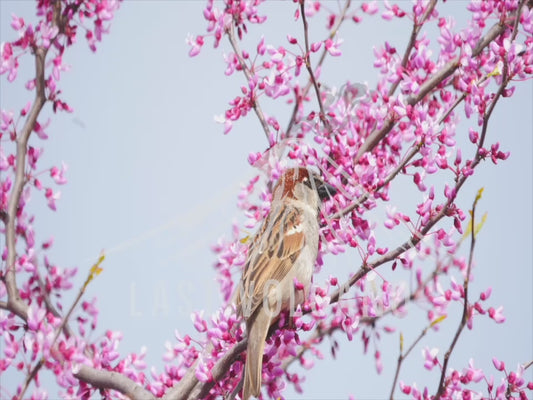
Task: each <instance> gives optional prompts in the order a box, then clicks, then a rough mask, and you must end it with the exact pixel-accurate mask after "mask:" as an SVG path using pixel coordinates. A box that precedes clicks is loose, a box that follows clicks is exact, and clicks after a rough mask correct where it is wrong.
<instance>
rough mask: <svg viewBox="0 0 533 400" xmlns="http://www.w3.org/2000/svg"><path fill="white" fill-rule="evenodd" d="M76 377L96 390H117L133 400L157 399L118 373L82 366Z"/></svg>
mask: <svg viewBox="0 0 533 400" xmlns="http://www.w3.org/2000/svg"><path fill="white" fill-rule="evenodd" d="M74 376H75V377H76V378H78V379H80V380H82V381H84V382H87V383H88V384H90V385H92V386H94V387H96V388H100V389H111V390H116V391H117V392H120V393H122V394H124V395H126V396H128V397H129V398H130V399H132V400H134V399H138V400H151V399H155V396H154V395H153V394H152V393H151V392H150V391H148V390H146V389H144V388H143V387H142V386H140V385H138V384H137V383H135V382H134V381H132V380H131V379H129V378H128V377H126V376H125V375H123V374H121V373H118V372H114V371H107V370H101V369H96V368H93V367H90V366H88V365H81V366H80V367H79V370H78V371H77V372H75V373H74Z"/></svg>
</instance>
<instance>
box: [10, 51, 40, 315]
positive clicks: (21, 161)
mask: <svg viewBox="0 0 533 400" xmlns="http://www.w3.org/2000/svg"><path fill="white" fill-rule="evenodd" d="M47 51H48V50H47V49H45V48H43V47H37V48H36V49H35V50H34V53H35V100H34V102H33V105H32V107H31V110H30V112H29V114H28V117H27V119H26V122H25V123H24V126H23V128H22V131H21V132H20V133H19V134H18V135H17V139H16V141H17V154H16V165H15V183H14V185H13V189H12V190H11V194H10V196H9V202H8V208H7V215H6V216H5V219H6V220H7V223H6V247H7V269H6V273H5V284H6V289H7V295H8V301H7V307H8V308H9V310H11V311H12V312H13V313H14V314H16V315H17V316H18V317H20V318H22V319H23V320H26V319H27V314H28V306H27V304H26V303H25V302H24V301H22V299H21V298H20V293H19V290H18V287H17V278H16V262H17V249H16V246H17V243H16V230H15V222H16V219H17V212H18V208H19V202H20V196H21V195H22V190H23V189H24V185H25V183H26V175H25V167H26V152H27V149H28V140H29V138H30V135H31V133H32V131H33V129H34V128H35V123H36V122H37V117H38V116H39V114H40V112H41V110H42V108H43V106H44V104H45V103H46V96H45V85H46V82H45V77H44V69H45V60H46V53H47Z"/></svg>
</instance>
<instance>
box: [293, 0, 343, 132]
mask: <svg viewBox="0 0 533 400" xmlns="http://www.w3.org/2000/svg"><path fill="white" fill-rule="evenodd" d="M351 3H352V2H351V0H347V1H346V2H345V3H344V7H343V9H342V11H341V13H340V14H339V18H338V19H337V20H336V22H335V25H334V26H333V27H332V28H331V31H330V33H329V35H328V38H329V39H333V38H334V37H335V35H336V34H337V32H338V31H339V29H340V27H341V25H342V23H343V22H344V21H345V19H346V13H347V12H348V10H349V8H350V5H351ZM302 14H303V13H302ZM327 54H328V50H327V49H326V48H324V50H322V54H321V56H320V58H319V59H318V62H317V64H316V66H315V70H316V69H318V68H320V67H321V66H322V64H324V60H325V59H326V55H327ZM312 86H313V81H312V79H311V76H310V77H309V80H308V81H307V84H306V85H305V87H304V88H303V90H302V91H301V92H300V93H299V94H298V95H297V96H296V99H295V101H294V108H293V110H292V115H291V119H290V120H289V124H288V125H287V130H286V136H287V137H289V136H290V132H291V130H292V128H293V127H294V124H296V119H297V116H298V109H299V108H300V105H301V102H302V101H303V99H305V98H306V97H307V94H308V93H309V90H311V87H312Z"/></svg>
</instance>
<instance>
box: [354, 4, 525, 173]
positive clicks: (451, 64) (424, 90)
mask: <svg viewBox="0 0 533 400" xmlns="http://www.w3.org/2000/svg"><path fill="white" fill-rule="evenodd" d="M517 15H518V14H517V12H514V13H513V14H511V16H509V17H508V18H506V19H505V21H500V22H498V23H496V24H494V25H493V26H492V27H491V29H490V30H489V31H488V32H487V34H486V35H485V36H483V37H482V38H481V39H480V40H479V41H478V43H477V45H476V47H475V48H474V50H473V51H472V57H477V56H478V55H479V54H481V52H482V51H483V49H485V47H487V46H488V45H489V44H490V43H491V42H492V41H493V40H494V39H496V37H498V36H499V35H500V34H501V33H502V32H503V31H504V30H505V28H506V26H507V25H508V24H509V23H510V22H514V23H515V25H516V21H517V20H518V18H517ZM515 32H516V28H515ZM459 61H460V56H456V57H455V58H454V59H453V60H450V61H448V62H447V63H446V64H445V65H444V66H443V67H442V68H441V69H440V70H439V71H437V72H436V73H435V74H434V75H432V77H431V78H430V79H428V80H427V81H425V82H424V83H423V84H422V85H421V86H420V90H419V92H418V93H417V94H416V95H411V96H409V98H408V99H407V102H406V103H407V104H408V105H410V106H414V105H415V104H417V103H418V102H420V101H421V100H422V99H423V98H424V97H425V96H426V95H427V94H428V93H429V92H430V91H431V90H432V89H434V88H435V87H436V86H437V85H439V84H440V83H441V82H443V81H444V80H445V79H446V78H448V77H449V76H451V75H452V74H453V73H454V72H455V71H456V70H457V68H459V65H460V62H459ZM397 121H398V117H397V116H396V115H395V114H394V113H391V114H390V115H389V117H388V118H387V119H386V120H385V122H384V124H383V127H382V128H380V129H377V130H374V131H373V132H371V133H370V135H368V137H367V138H366V140H365V142H364V143H363V145H362V146H361V147H360V148H359V151H358V152H357V155H356V156H355V162H356V163H357V162H359V160H360V159H361V157H362V156H363V154H365V153H367V152H369V151H372V150H373V149H374V148H375V147H376V146H377V145H378V143H379V142H380V141H381V140H382V139H383V138H384V137H385V136H387V134H388V133H389V132H390V131H391V129H392V128H393V127H394V125H395V124H396V122H397Z"/></svg>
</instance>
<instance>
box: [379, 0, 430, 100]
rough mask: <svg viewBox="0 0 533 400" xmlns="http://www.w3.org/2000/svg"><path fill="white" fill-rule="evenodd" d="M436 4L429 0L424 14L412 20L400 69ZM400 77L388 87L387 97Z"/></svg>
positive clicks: (403, 67)
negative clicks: (418, 18) (417, 19)
mask: <svg viewBox="0 0 533 400" xmlns="http://www.w3.org/2000/svg"><path fill="white" fill-rule="evenodd" d="M436 5H437V0H431V3H430V4H429V5H428V7H427V8H426V12H425V13H424V15H422V18H421V19H420V21H416V15H415V20H414V21H413V29H412V30H411V36H410V37H409V43H408V44H407V47H406V49H405V53H404V54H403V58H402V63H401V66H402V70H403V69H405V67H406V66H407V62H408V61H409V55H410V54H411V51H412V50H413V47H414V46H415V42H416V38H417V37H418V34H419V33H420V29H421V28H422V26H424V24H425V23H426V22H427V19H428V18H429V16H430V15H431V13H433V10H434V9H435V6H436ZM400 81H401V79H399V80H397V81H396V82H394V83H393V84H392V85H391V87H390V89H389V93H388V94H389V97H390V96H392V95H393V94H394V92H395V91H396V89H397V88H398V85H399V84H400Z"/></svg>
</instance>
